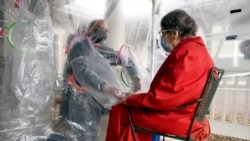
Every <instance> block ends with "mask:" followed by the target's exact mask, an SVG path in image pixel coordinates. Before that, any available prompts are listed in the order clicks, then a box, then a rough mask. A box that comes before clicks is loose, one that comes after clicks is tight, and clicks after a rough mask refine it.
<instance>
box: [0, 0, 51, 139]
mask: <svg viewBox="0 0 250 141" xmlns="http://www.w3.org/2000/svg"><path fill="white" fill-rule="evenodd" d="M31 4H34V5H33V7H31ZM30 8H32V10H31V9H30ZM0 10H1V11H2V12H3V14H4V17H5V18H4V19H1V22H2V23H4V26H3V27H1V33H2V35H1V37H2V38H4V39H6V40H5V50H6V59H5V60H6V63H5V64H6V65H5V73H4V81H3V90H2V94H1V103H0V104H1V106H0V111H1V117H0V140H1V141H18V140H19V141H24V140H25V141H28V140H29V141H31V140H39V139H46V138H47V137H46V135H45V131H46V130H48V129H49V127H48V125H49V124H50V120H51V119H50V113H49V110H47V111H46V109H47V108H48V107H49V106H50V103H51V102H50V100H51V98H52V95H53V91H54V90H53V86H54V82H55V71H54V70H55V58H54V53H55V50H54V47H53V37H54V32H53V25H52V20H51V17H50V6H49V3H48V2H47V1H46V0H38V1H36V3H31V2H30V1H26V0H16V1H5V2H4V4H1V9H0ZM2 20H3V21H2Z"/></svg>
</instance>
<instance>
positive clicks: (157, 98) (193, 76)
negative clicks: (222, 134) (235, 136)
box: [106, 9, 214, 141]
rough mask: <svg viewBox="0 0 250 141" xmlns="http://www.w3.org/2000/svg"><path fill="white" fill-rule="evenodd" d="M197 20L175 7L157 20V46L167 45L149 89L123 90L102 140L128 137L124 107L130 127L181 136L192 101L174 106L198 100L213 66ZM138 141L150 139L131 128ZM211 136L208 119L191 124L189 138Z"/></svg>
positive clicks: (129, 140)
mask: <svg viewBox="0 0 250 141" xmlns="http://www.w3.org/2000/svg"><path fill="white" fill-rule="evenodd" d="M197 28H198V27H197V24H196V22H195V21H194V19H193V18H192V17H190V16H189V15H188V14H187V13H186V12H185V11H183V10H180V9H177V10H174V11H171V12H170V13H168V14H166V15H165V16H164V17H163V18H162V20H161V31H160V32H159V33H160V35H161V36H162V46H165V48H169V49H171V50H172V51H171V53H170V55H169V56H168V58H167V59H166V60H165V61H164V62H163V64H162V66H161V67H160V69H159V71H158V72H157V74H156V75H155V77H154V79H153V81H152V83H151V85H150V89H149V91H148V92H145V93H139V94H128V95H127V96H126V97H125V98H124V99H123V100H122V101H121V104H118V105H116V106H113V108H112V110H111V112H110V118H109V124H108V131H107V136H106V141H133V134H132V130H131V127H130V124H129V120H128V109H130V115H131V118H132V122H133V124H134V126H139V127H144V128H147V129H151V130H155V131H158V132H161V133H166V134H173V135H179V136H184V135H187V134H188V127H189V123H190V121H191V119H192V117H193V114H194V111H195V108H196V106H197V104H193V105H191V106H188V107H186V108H182V109H179V110H174V109H175V108H176V107H178V106H180V105H183V104H186V103H190V102H193V101H195V100H197V99H199V97H200V95H201V93H202V90H203V87H204V86H205V83H206V80H207V78H208V75H209V72H210V69H211V68H212V67H213V66H214V63H213V60H212V58H211V57H210V55H209V53H208V51H207V48H206V46H205V44H204V42H203V40H202V38H201V37H199V36H196V32H197ZM136 135H137V140H138V141H150V140H151V139H152V138H151V134H149V133H143V132H136ZM209 135H210V125H209V122H208V120H207V119H205V120H204V122H203V123H202V124H201V123H199V122H195V123H194V127H193V130H192V135H191V137H192V138H193V139H195V140H200V141H203V140H205V139H206V138H207V137H208V136H209Z"/></svg>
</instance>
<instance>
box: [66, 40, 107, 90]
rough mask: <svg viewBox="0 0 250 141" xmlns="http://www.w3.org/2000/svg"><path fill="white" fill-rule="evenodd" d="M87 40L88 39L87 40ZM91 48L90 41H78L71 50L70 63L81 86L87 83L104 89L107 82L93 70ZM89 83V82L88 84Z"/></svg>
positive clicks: (98, 88)
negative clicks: (90, 61) (90, 56)
mask: <svg viewBox="0 0 250 141" xmlns="http://www.w3.org/2000/svg"><path fill="white" fill-rule="evenodd" d="M85 41H86V40H85ZM90 50H91V48H90V46H89V44H88V43H84V42H83V43H76V44H75V45H74V46H73V48H72V49H71V51H70V54H69V55H70V58H69V59H70V64H71V67H72V70H73V73H74V76H75V79H76V81H77V83H79V85H80V86H81V87H84V86H85V85H89V86H92V87H93V88H95V89H97V90H100V91H102V88H103V86H104V85H106V82H105V81H104V80H102V79H101V78H100V77H98V75H97V74H96V73H94V72H93V71H91V66H90V65H89V63H88V62H89V59H90V58H89V55H91V53H90V52H91V51H90ZM86 83H87V84H86Z"/></svg>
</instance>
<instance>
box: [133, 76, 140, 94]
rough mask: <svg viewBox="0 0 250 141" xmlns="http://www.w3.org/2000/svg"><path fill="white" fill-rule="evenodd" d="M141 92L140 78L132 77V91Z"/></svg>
mask: <svg viewBox="0 0 250 141" xmlns="http://www.w3.org/2000/svg"><path fill="white" fill-rule="evenodd" d="M139 90H141V83H140V78H139V77H138V76H134V77H133V78H132V91H133V92H137V91H139Z"/></svg>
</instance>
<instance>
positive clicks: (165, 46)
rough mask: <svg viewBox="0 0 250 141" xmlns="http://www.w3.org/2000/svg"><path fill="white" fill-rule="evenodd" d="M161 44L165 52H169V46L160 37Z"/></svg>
mask: <svg viewBox="0 0 250 141" xmlns="http://www.w3.org/2000/svg"><path fill="white" fill-rule="evenodd" d="M161 46H162V48H163V49H164V50H165V51H166V52H171V51H172V49H171V47H170V46H169V45H168V44H167V43H166V41H165V39H164V38H163V37H161Z"/></svg>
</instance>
